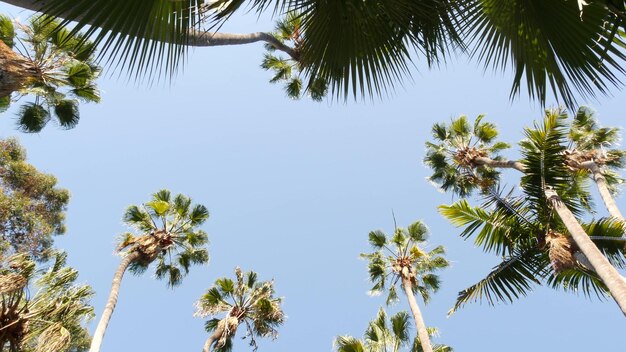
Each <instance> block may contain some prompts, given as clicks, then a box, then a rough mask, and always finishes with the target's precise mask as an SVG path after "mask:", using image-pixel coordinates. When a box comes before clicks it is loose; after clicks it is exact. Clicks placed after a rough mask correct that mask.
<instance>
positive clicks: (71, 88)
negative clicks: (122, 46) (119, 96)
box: [0, 15, 100, 132]
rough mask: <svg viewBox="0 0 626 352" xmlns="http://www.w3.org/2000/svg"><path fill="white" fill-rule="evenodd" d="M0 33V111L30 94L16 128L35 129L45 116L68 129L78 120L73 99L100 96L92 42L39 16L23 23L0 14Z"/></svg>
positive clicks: (95, 99)
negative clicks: (27, 22) (31, 99)
mask: <svg viewBox="0 0 626 352" xmlns="http://www.w3.org/2000/svg"><path fill="white" fill-rule="evenodd" d="M15 27H17V29H19V31H16V28H15ZM0 33H1V34H0V64H2V65H1V66H2V67H1V68H0V111H4V110H6V109H7V108H8V107H9V105H10V104H11V103H12V102H13V101H19V100H22V98H24V97H26V96H28V97H31V96H32V97H34V100H33V101H29V102H25V103H23V104H22V105H21V107H20V110H19V112H18V127H19V128H20V129H21V130H22V131H24V132H39V131H41V130H42V129H43V128H44V127H45V126H46V125H47V123H48V122H49V121H50V119H51V118H54V119H55V120H56V122H57V123H58V125H59V126H60V127H62V128H66V129H69V128H73V127H74V126H76V124H78V121H79V119H80V114H79V110H78V102H79V101H83V102H99V101H100V93H99V91H98V89H97V88H96V85H95V83H94V82H95V80H96V78H97V77H98V75H99V73H100V68H99V67H98V66H97V65H96V64H95V58H94V52H95V46H94V44H93V43H91V42H89V41H86V40H85V39H86V38H85V37H84V36H82V35H80V34H74V33H72V32H70V31H69V30H67V29H63V28H60V27H59V23H58V22H56V21H54V20H52V19H49V18H46V17H41V16H37V17H33V18H31V19H30V21H29V24H28V25H23V24H20V23H15V24H14V22H13V21H11V20H10V19H9V18H8V17H6V16H2V15H0ZM14 50H15V51H14Z"/></svg>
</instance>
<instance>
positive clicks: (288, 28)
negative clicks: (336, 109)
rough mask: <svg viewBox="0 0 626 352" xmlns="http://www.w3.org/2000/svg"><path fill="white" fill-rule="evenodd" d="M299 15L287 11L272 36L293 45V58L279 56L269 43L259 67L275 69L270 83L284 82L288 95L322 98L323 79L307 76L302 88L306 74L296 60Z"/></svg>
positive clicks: (324, 83)
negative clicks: (306, 95)
mask: <svg viewBox="0 0 626 352" xmlns="http://www.w3.org/2000/svg"><path fill="white" fill-rule="evenodd" d="M301 31H302V16H301V15H299V14H297V13H295V12H290V13H288V14H287V15H286V16H285V17H284V18H283V19H281V20H279V21H277V22H276V28H275V30H274V32H273V33H271V35H273V36H274V37H275V38H276V39H277V40H278V41H279V42H281V43H282V44H284V45H287V46H289V47H291V48H293V52H294V53H295V54H294V55H295V56H296V57H293V56H291V57H288V58H284V57H283V56H281V55H278V54H277V53H276V52H277V50H276V48H275V47H274V46H273V45H271V44H266V45H265V49H266V53H265V56H264V58H263V62H262V63H261V67H262V68H263V69H265V70H268V71H273V72H274V77H272V79H270V82H271V83H283V84H284V88H285V93H286V94H287V96H288V97H289V98H292V99H300V98H301V97H302V96H303V95H305V94H308V96H309V97H310V98H311V99H313V100H314V101H321V100H322V99H324V97H326V94H327V92H328V84H327V82H326V80H325V79H323V78H319V77H317V78H313V77H310V78H309V79H308V80H307V84H306V86H305V88H304V89H303V87H302V84H303V83H302V81H303V79H304V77H306V74H305V72H303V67H304V66H303V63H302V62H301V61H300V60H299V55H300V52H301V46H302V41H303V38H302V33H301Z"/></svg>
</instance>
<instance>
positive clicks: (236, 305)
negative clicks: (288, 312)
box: [195, 267, 285, 351]
mask: <svg viewBox="0 0 626 352" xmlns="http://www.w3.org/2000/svg"><path fill="white" fill-rule="evenodd" d="M235 277H236V279H235V280H232V279H229V278H220V279H217V280H216V281H215V284H214V285H213V286H212V287H211V288H209V289H208V290H207V292H206V293H205V294H204V295H202V297H200V299H199V300H198V302H197V303H196V307H197V311H196V314H195V315H196V316H200V317H206V316H216V315H220V314H225V315H224V317H222V318H221V319H220V318H213V319H210V320H208V321H207V322H206V323H205V330H206V331H207V332H209V333H215V332H216V331H217V332H218V335H219V337H218V338H217V339H216V340H214V341H213V342H212V344H211V345H212V346H213V349H212V350H213V351H230V350H231V349H232V343H233V341H232V340H233V338H234V337H235V334H236V332H237V327H238V326H239V325H241V324H245V326H246V335H245V337H246V338H249V341H250V342H249V343H250V346H252V347H253V348H254V349H256V347H257V345H256V337H270V338H272V339H276V338H277V337H278V328H279V327H280V326H281V325H282V324H283V322H284V318H285V315H284V313H283V311H282V308H281V306H280V305H281V303H282V298H278V297H274V282H273V281H263V282H259V281H257V274H256V273H255V272H253V271H249V272H247V273H244V272H242V271H241V269H240V268H239V267H237V268H235Z"/></svg>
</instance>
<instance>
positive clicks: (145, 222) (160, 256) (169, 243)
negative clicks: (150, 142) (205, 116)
mask: <svg viewBox="0 0 626 352" xmlns="http://www.w3.org/2000/svg"><path fill="white" fill-rule="evenodd" d="M208 217H209V212H208V211H207V209H206V207H205V206H203V205H200V204H196V205H193V206H192V204H191V199H190V198H188V197H186V196H184V195H182V194H178V195H176V196H174V197H172V195H171V193H170V191H168V190H165V189H164V190H160V191H158V192H156V193H154V194H153V195H152V200H151V201H149V202H147V203H145V204H144V205H143V206H141V207H140V206H136V205H132V206H130V207H128V209H126V212H125V213H124V222H125V223H126V224H127V225H129V226H130V227H132V228H133V229H135V230H136V231H138V232H139V234H138V235H133V234H131V233H126V234H124V235H123V236H122V238H121V241H120V244H119V246H118V247H117V250H118V252H120V253H121V255H122V262H121V263H120V265H119V266H118V269H117V271H116V272H115V275H114V276H113V284H112V285H111V292H110V294H109V298H108V300H107V304H106V306H105V308H104V311H103V312H102V316H101V317H100V321H99V322H98V326H97V327H96V331H95V332H94V336H93V340H92V342H91V348H90V351H91V352H98V351H100V346H101V344H102V339H103V338H104V333H105V331H106V328H107V325H108V324H109V321H110V319H111V316H112V315H113V310H114V309H115V305H116V303H117V298H118V296H119V289H120V284H121V282H122V277H123V276H124V273H125V272H126V270H127V269H129V270H130V271H131V272H133V273H134V274H141V273H143V272H145V271H146V269H148V267H149V266H150V265H151V264H152V263H154V262H156V267H155V276H156V278H157V279H164V278H165V279H167V285H168V286H169V287H171V288H173V287H175V286H177V285H179V284H181V282H182V279H183V277H184V276H185V275H186V274H187V273H188V272H189V267H190V266H191V265H193V264H204V263H207V262H208V260H209V254H208V252H207V249H206V248H205V245H206V244H207V234H206V233H205V232H204V231H202V230H198V226H200V225H202V224H203V223H204V222H205V221H206V220H207V219H208Z"/></svg>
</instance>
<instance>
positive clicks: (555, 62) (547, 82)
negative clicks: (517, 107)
mask: <svg viewBox="0 0 626 352" xmlns="http://www.w3.org/2000/svg"><path fill="white" fill-rule="evenodd" d="M473 3H474V4H475V6H476V8H475V9H474V10H473V11H470V12H469V16H468V17H467V24H466V26H465V28H468V31H467V32H466V33H465V34H466V37H465V38H467V39H468V40H470V41H472V43H473V45H474V49H473V50H474V56H475V57H477V58H478V59H479V60H480V61H482V62H483V63H484V64H485V67H488V66H490V67H493V68H495V69H502V70H504V69H505V68H507V67H508V66H509V65H510V67H512V68H513V69H514V77H515V78H514V81H513V86H512V88H511V96H515V95H517V94H519V91H520V89H521V86H522V85H523V84H525V85H526V86H527V87H528V91H529V95H530V96H531V97H532V98H533V99H536V100H538V101H539V102H541V103H542V104H543V103H545V101H546V96H547V93H548V91H549V90H550V89H551V90H552V91H553V92H554V94H555V95H556V96H557V98H560V99H562V100H563V101H564V103H565V104H566V105H567V106H569V107H572V106H573V105H574V103H575V96H576V94H581V95H582V96H583V97H585V98H588V97H594V96H595V95H596V93H601V94H608V93H609V91H610V88H611V87H614V86H620V85H621V82H620V81H619V79H618V77H617V74H621V73H624V69H623V68H622V66H621V62H622V61H623V60H624V59H626V56H625V55H624V52H623V51H621V50H620V49H619V44H622V43H621V41H622V40H621V39H620V38H615V37H613V38H612V37H611V34H610V30H609V29H608V28H607V26H606V21H607V20H609V19H610V18H611V17H612V14H611V13H610V11H609V10H608V9H607V8H606V7H605V6H604V5H602V3H601V2H590V5H589V6H586V7H585V10H584V12H583V13H582V15H581V13H580V11H579V9H578V6H577V2H576V1H556V2H555V1H535V0H515V1H509V0H480V1H475V2H473Z"/></svg>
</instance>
